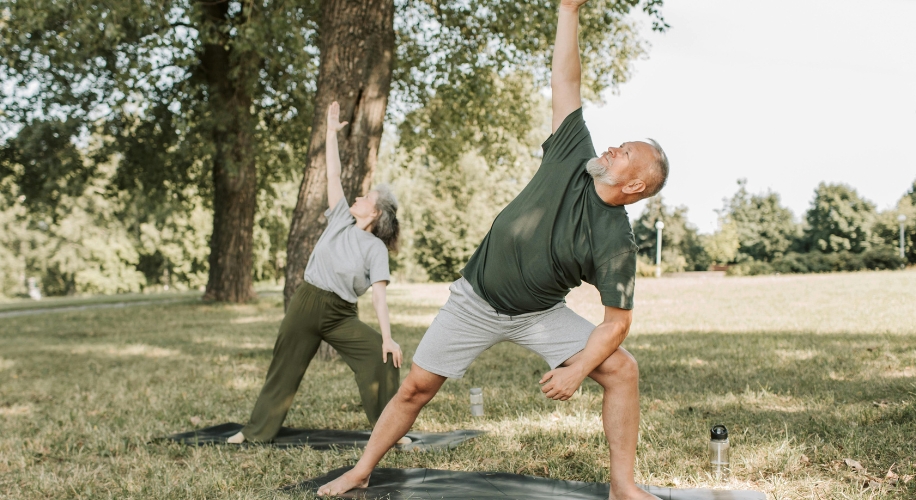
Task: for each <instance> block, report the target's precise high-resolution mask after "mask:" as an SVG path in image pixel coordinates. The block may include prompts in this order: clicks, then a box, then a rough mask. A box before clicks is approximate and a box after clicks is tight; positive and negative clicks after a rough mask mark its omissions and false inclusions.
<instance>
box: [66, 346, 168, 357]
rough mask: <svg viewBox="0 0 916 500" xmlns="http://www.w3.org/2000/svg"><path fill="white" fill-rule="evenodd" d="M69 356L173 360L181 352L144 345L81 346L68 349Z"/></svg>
mask: <svg viewBox="0 0 916 500" xmlns="http://www.w3.org/2000/svg"><path fill="white" fill-rule="evenodd" d="M69 351H70V354H75V355H80V354H103V355H106V356H118V357H130V356H142V357H144V358H175V357H176V356H181V351H178V350H175V349H164V348H162V347H155V346H150V345H146V344H129V345H126V346H119V345H113V344H97V345H81V346H77V347H72V348H70V349H69Z"/></svg>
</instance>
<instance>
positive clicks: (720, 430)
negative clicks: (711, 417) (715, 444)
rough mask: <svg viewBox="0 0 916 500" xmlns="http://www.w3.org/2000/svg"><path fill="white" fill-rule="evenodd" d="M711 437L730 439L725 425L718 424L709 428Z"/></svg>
mask: <svg viewBox="0 0 916 500" xmlns="http://www.w3.org/2000/svg"><path fill="white" fill-rule="evenodd" d="M709 439H711V440H713V441H725V440H727V439H728V429H726V428H725V426H724V425H721V424H717V425H714V426H712V429H709Z"/></svg>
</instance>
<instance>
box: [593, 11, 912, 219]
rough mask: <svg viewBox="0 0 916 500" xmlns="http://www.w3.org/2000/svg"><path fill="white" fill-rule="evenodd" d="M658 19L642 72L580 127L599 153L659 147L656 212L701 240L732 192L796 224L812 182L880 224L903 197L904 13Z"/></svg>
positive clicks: (906, 113) (906, 168)
mask: <svg viewBox="0 0 916 500" xmlns="http://www.w3.org/2000/svg"><path fill="white" fill-rule="evenodd" d="M586 8H587V5H586ZM662 13H663V15H664V17H665V20H666V21H667V22H668V24H669V25H670V26H671V28H670V29H669V30H668V31H667V32H665V33H661V34H659V33H654V32H651V31H650V30H649V24H648V23H646V22H643V23H642V27H643V29H642V33H643V35H644V37H645V38H646V39H647V40H648V41H649V42H650V44H651V48H650V49H649V53H648V59H645V60H639V61H636V63H635V65H634V69H635V71H634V74H633V76H632V78H631V79H630V80H629V81H628V82H627V83H625V84H623V85H621V86H620V88H619V89H618V90H619V91H618V93H617V94H616V95H613V94H611V93H607V94H606V95H605V96H604V98H605V99H604V100H605V105H603V106H597V105H586V106H585V110H584V115H585V119H586V123H587V124H588V127H589V129H590V130H591V132H592V138H593V142H594V143H595V147H596V149H597V150H598V151H599V152H600V151H601V150H602V149H603V148H607V147H608V146H617V145H619V144H620V143H621V142H625V141H629V140H639V139H641V138H644V137H651V138H653V139H655V140H657V141H658V142H659V143H660V144H661V146H662V147H663V148H664V149H665V152H666V153H667V155H668V158H669V161H670V164H671V173H670V175H669V179H668V185H667V186H666V187H665V189H664V191H662V196H663V198H664V200H665V203H666V204H668V205H674V206H677V205H684V206H686V207H687V208H688V217H689V219H690V221H691V222H692V223H693V224H695V225H696V226H697V227H698V228H699V230H700V232H704V233H710V232H713V231H715V229H716V227H717V215H716V213H715V211H714V210H715V209H718V208H721V207H722V205H723V198H727V197H730V196H732V195H733V194H734V193H735V191H736V190H737V189H738V186H737V180H738V179H741V178H744V179H747V186H748V190H749V191H750V192H752V193H757V192H765V191H767V190H772V191H774V192H776V193H778V194H779V195H780V197H781V199H782V203H783V204H784V205H785V206H788V207H789V208H790V209H791V210H792V211H793V212H794V213H795V216H796V218H797V219H799V220H800V219H801V218H802V217H803V215H804V213H805V212H806V211H807V209H808V208H809V206H810V204H811V200H812V199H813V197H814V189H815V188H816V187H817V185H818V184H819V183H820V182H828V183H846V184H849V185H851V186H852V187H854V188H855V189H856V190H857V191H858V192H859V194H860V195H861V196H863V197H864V198H866V199H868V200H870V201H871V202H873V203H874V204H875V205H876V206H877V207H878V209H879V210H885V209H888V208H892V207H893V206H895V205H896V203H897V201H898V200H899V199H900V197H901V196H902V195H903V194H904V193H905V192H906V191H907V189H908V188H909V187H910V186H912V184H913V181H914V180H916V151H914V147H916V28H914V23H916V0H867V1H866V0H829V1H828V0H791V1H787V0H768V1H765V2H764V1H760V0H758V1H749V0H665V4H664V8H663V10H662ZM644 204H645V202H641V203H639V204H637V205H634V206H632V207H629V210H628V211H629V212H630V215H631V217H636V216H638V215H639V213H640V212H641V211H642V210H643V208H644Z"/></svg>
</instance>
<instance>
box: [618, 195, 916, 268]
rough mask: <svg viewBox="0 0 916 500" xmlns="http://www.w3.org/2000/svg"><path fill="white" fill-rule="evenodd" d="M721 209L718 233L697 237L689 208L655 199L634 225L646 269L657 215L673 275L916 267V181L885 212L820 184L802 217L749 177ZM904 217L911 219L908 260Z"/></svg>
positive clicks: (908, 222)
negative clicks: (723, 269)
mask: <svg viewBox="0 0 916 500" xmlns="http://www.w3.org/2000/svg"><path fill="white" fill-rule="evenodd" d="M718 213H719V227H718V229H717V230H716V232H715V233H713V234H711V235H706V234H698V233H697V230H696V228H695V227H694V226H692V225H691V224H690V223H688V222H687V209H686V208H685V207H677V208H671V207H667V206H665V204H664V202H663V200H662V198H661V197H656V198H653V199H652V200H650V202H649V204H648V206H647V207H646V209H645V211H644V212H643V213H642V214H641V215H640V217H639V219H638V220H637V221H636V223H635V224H634V227H633V231H634V233H635V235H636V240H637V243H638V244H639V248H640V252H639V261H640V268H641V271H642V273H643V274H645V275H651V274H653V273H654V262H655V260H654V259H655V252H656V249H655V248H656V247H655V245H656V238H657V236H656V234H657V233H656V229H655V221H657V220H662V221H664V223H665V227H664V230H663V236H662V263H663V269H664V270H665V271H666V272H679V271H705V270H707V269H710V268H711V267H713V266H727V269H728V274H729V275H754V274H772V273H825V272H834V271H859V270H863V269H899V268H901V267H903V266H904V265H906V264H916V182H914V183H913V185H912V186H910V188H909V190H908V191H907V192H906V194H904V196H903V197H902V198H901V199H900V200H899V201H898V202H897V206H896V207H895V208H892V209H890V210H886V211H883V212H879V211H878V210H876V208H875V205H874V204H873V203H871V202H869V201H868V200H865V199H863V198H862V197H861V196H859V194H858V193H857V192H856V190H855V189H854V188H852V187H850V186H848V185H845V184H826V183H821V184H820V185H819V186H818V187H817V189H815V190H814V199H813V201H812V202H811V207H810V208H809V209H808V211H807V212H806V213H805V214H804V217H803V218H802V219H801V220H800V221H799V220H796V218H795V216H794V215H793V214H792V212H791V211H790V210H789V209H788V208H787V207H785V206H783V205H781V204H780V200H779V195H778V194H777V193H773V192H766V193H758V194H752V193H748V191H747V189H746V181H745V180H739V181H738V191H737V192H736V193H735V194H734V195H733V196H732V197H731V198H728V199H726V200H725V203H724V206H723V207H722V209H721V210H719V211H718ZM900 215H904V216H905V217H906V219H905V223H904V224H905V241H904V250H905V256H904V258H901V257H900V251H899V241H900V223H899V222H898V217H899V216H900Z"/></svg>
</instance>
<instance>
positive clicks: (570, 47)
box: [550, 0, 588, 132]
mask: <svg viewBox="0 0 916 500" xmlns="http://www.w3.org/2000/svg"><path fill="white" fill-rule="evenodd" d="M586 1H588V0H561V1H560V15H559V19H558V21H557V41H556V44H555V45H554V48H553V72H552V73H551V74H550V87H551V90H552V93H553V120H552V126H551V132H556V131H557V129H558V128H560V125H561V124H562V123H563V120H564V119H566V117H567V116H569V114H570V113H572V112H573V111H575V110H577V109H579V108H580V107H582V96H581V94H580V90H579V86H580V85H581V82H582V65H581V63H580V62H579V7H581V6H582V5H583V4H584V3H585V2H586Z"/></svg>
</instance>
